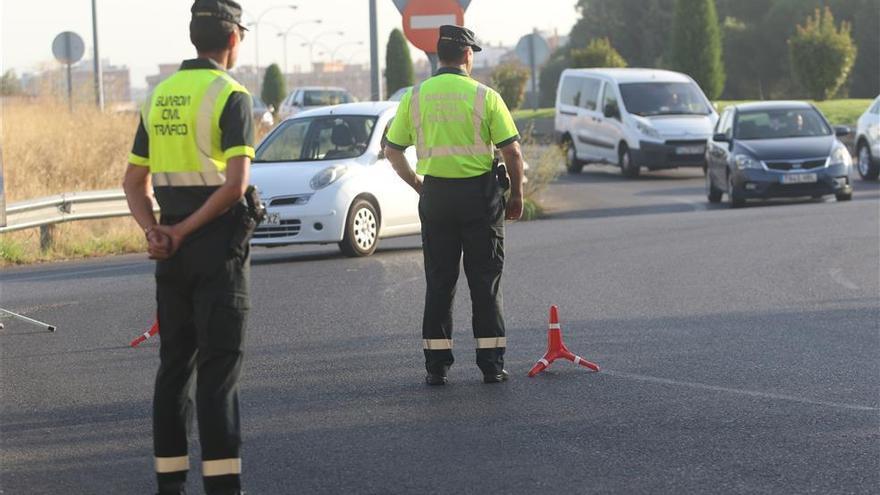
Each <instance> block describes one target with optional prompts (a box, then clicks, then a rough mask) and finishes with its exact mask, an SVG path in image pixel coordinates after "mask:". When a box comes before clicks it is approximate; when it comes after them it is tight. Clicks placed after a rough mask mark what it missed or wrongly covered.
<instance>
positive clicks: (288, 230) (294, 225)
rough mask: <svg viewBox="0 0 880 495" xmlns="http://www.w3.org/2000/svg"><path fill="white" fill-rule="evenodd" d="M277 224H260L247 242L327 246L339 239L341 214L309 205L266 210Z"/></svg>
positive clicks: (269, 244) (340, 237)
mask: <svg viewBox="0 0 880 495" xmlns="http://www.w3.org/2000/svg"><path fill="white" fill-rule="evenodd" d="M267 213H269V215H270V216H272V215H273V214H277V216H278V218H279V220H280V222H279V223H264V224H262V225H260V226H259V227H258V228H257V231H256V232H254V236H253V238H252V239H251V245H253V246H282V245H286V244H331V243H335V242H339V241H341V240H342V232H343V229H344V227H345V215H344V214H340V213H339V212H338V211H337V210H335V209H327V208H314V207H312V208H310V205H293V206H282V207H271V206H270V207H269V208H268V209H267Z"/></svg>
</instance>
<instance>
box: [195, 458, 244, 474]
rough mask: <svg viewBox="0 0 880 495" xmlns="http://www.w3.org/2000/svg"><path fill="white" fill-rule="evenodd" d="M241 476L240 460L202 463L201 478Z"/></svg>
mask: <svg viewBox="0 0 880 495" xmlns="http://www.w3.org/2000/svg"><path fill="white" fill-rule="evenodd" d="M229 474H241V459H240V458H235V459H217V460H213V461H202V476H205V477H208V476H226V475H229Z"/></svg>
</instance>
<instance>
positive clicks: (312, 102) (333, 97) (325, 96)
mask: <svg viewBox="0 0 880 495" xmlns="http://www.w3.org/2000/svg"><path fill="white" fill-rule="evenodd" d="M351 100H352V99H351V96H350V95H349V94H348V93H346V92H345V91H338V90H332V89H310V90H307V91H306V92H305V94H304V95H303V104H304V105H305V106H307V107H327V106H330V105H339V104H340V103H351Z"/></svg>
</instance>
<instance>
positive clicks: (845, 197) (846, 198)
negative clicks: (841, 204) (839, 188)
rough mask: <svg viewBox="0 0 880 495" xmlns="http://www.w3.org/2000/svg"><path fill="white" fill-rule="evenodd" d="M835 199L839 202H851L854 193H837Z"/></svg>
mask: <svg viewBox="0 0 880 495" xmlns="http://www.w3.org/2000/svg"><path fill="white" fill-rule="evenodd" d="M834 197H836V198H837V200H838V201H850V200H852V193H851V192H848V193H837V194H835V195H834Z"/></svg>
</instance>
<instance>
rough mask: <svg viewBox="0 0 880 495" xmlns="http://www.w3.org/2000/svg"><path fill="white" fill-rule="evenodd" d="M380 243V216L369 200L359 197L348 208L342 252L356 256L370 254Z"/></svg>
mask: <svg viewBox="0 0 880 495" xmlns="http://www.w3.org/2000/svg"><path fill="white" fill-rule="evenodd" d="M378 244H379V216H378V215H376V208H375V207H374V206H373V204H372V203H370V202H369V201H366V200H363V199H359V200H357V201H355V202H354V204H353V205H351V209H350V210H348V219H347V221H346V222H345V234H344V235H343V236H342V241H341V242H340V243H339V249H340V250H341V251H342V254H344V255H346V256H349V257H352V258H355V257H360V256H369V255H371V254H373V251H375V250H376V246H377V245H378Z"/></svg>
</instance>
